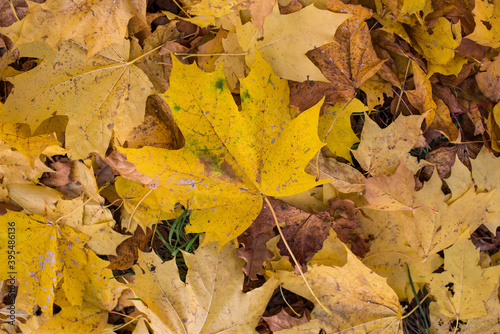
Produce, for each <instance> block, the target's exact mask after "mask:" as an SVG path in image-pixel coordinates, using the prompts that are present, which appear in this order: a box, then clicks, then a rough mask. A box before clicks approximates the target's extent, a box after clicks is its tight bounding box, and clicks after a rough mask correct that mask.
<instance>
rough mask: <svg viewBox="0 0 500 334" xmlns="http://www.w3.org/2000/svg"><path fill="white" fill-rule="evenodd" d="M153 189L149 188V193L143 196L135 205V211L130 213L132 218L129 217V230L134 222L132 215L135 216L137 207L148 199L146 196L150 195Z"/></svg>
mask: <svg viewBox="0 0 500 334" xmlns="http://www.w3.org/2000/svg"><path fill="white" fill-rule="evenodd" d="M152 191H153V188H152V189H149V191H148V193H147V194H146V195H144V196H142V198H141V200H140V201H139V203H137V205H136V206H135V207H134V211H132V213H131V214H130V218H129V219H128V223H127V231H130V223H131V222H132V217H134V214H135V212H136V211H137V208H138V207H139V205H141V203H142V202H143V201H144V200H145V199H146V197H148V196H149V194H151V192H152Z"/></svg>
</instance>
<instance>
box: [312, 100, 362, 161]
mask: <svg viewBox="0 0 500 334" xmlns="http://www.w3.org/2000/svg"><path fill="white" fill-rule="evenodd" d="M364 111H368V109H367V108H366V107H365V105H364V104H363V103H362V102H361V101H360V100H358V99H353V100H352V101H351V103H349V104H345V103H337V104H335V105H334V106H333V107H329V108H328V109H326V110H325V112H324V113H323V115H322V116H321V117H320V120H319V126H318V135H319V137H320V138H321V139H323V138H325V136H326V135H327V134H328V137H326V143H327V145H328V148H329V149H330V151H332V153H334V154H336V155H337V156H339V157H342V158H344V159H346V160H347V161H350V162H351V163H352V159H351V146H352V145H353V144H354V143H357V142H359V139H358V137H357V136H356V134H355V133H354V131H352V127H351V115H352V113H353V112H364Z"/></svg>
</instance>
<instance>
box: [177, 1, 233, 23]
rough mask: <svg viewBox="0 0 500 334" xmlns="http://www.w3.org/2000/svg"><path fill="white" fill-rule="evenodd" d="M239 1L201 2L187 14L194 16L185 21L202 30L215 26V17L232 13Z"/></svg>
mask: <svg viewBox="0 0 500 334" xmlns="http://www.w3.org/2000/svg"><path fill="white" fill-rule="evenodd" d="M240 1H241V0H201V1H200V2H198V3H197V4H195V5H194V6H191V8H190V9H189V11H188V12H189V14H191V15H193V16H196V17H194V18H191V19H188V20H187V21H189V22H191V23H193V24H196V25H197V26H200V27H202V28H205V27H206V26H209V25H215V18H216V17H223V16H224V15H226V14H229V13H231V12H232V9H233V7H234V6H236V5H237V4H238V3H239V2H240Z"/></svg>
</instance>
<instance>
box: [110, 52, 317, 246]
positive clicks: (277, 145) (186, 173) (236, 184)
mask: <svg viewBox="0 0 500 334" xmlns="http://www.w3.org/2000/svg"><path fill="white" fill-rule="evenodd" d="M241 85H242V88H241V100H242V111H241V112H240V111H239V110H238V108H237V106H236V104H235V103H234V100H233V98H232V96H231V94H230V92H229V90H228V89H227V83H226V81H225V79H224V75H223V74H222V70H221V69H218V70H217V71H216V72H213V73H203V72H201V71H200V70H199V69H198V68H197V67H196V65H190V66H184V65H181V64H180V63H178V61H175V63H174V69H173V72H172V77H171V87H170V89H169V90H168V91H167V93H166V94H165V99H166V100H167V102H168V103H169V105H170V107H171V109H172V111H173V114H174V118H175V119H176V122H177V124H178V125H179V128H180V129H181V131H182V133H183V135H184V138H185V142H186V146H185V147H184V148H182V149H180V150H177V151H168V150H164V149H158V148H153V147H144V148H142V149H138V150H135V149H120V151H122V152H124V153H126V155H127V159H128V160H129V161H130V162H132V163H134V164H135V165H136V167H137V170H138V171H139V172H140V173H142V174H145V175H148V176H150V177H152V178H153V179H155V180H159V181H160V183H161V187H162V188H164V189H165V190H166V191H164V192H163V196H165V197H164V198H162V199H161V201H162V202H170V203H176V202H180V203H182V204H184V205H185V206H186V207H188V208H189V209H190V210H192V211H193V213H192V214H191V223H190V225H188V227H187V229H186V231H187V232H190V233H192V232H206V233H207V238H206V239H207V241H208V240H210V241H211V240H218V241H220V242H221V246H222V245H224V244H225V243H227V242H228V241H229V240H231V239H233V238H235V237H236V236H238V235H240V234H241V233H243V231H244V230H245V229H246V228H247V227H248V226H249V225H250V224H251V223H252V221H253V219H254V218H255V217H257V215H258V214H259V213H260V211H261V207H262V195H263V194H264V195H268V196H288V195H292V194H296V193H299V192H302V191H306V190H308V189H310V188H312V187H314V186H315V185H317V184H318V183H316V182H315V180H314V176H311V175H309V174H307V173H305V171H304V167H305V165H306V164H307V163H308V162H309V161H310V160H311V158H312V157H313V156H314V155H315V154H316V152H317V151H318V150H319V149H320V148H321V146H322V145H323V144H322V143H321V142H320V141H319V139H318V137H317V129H316V127H317V124H318V123H317V122H318V118H319V105H316V106H315V107H313V108H311V109H309V110H307V111H304V112H303V113H302V114H300V115H299V116H298V117H296V118H294V119H291V117H290V113H289V107H288V94H289V91H288V85H287V83H286V81H284V80H281V79H279V78H278V77H277V76H276V75H274V74H273V73H272V71H271V68H270V66H269V65H268V64H267V63H266V62H265V61H264V60H263V59H262V58H258V59H257V60H256V62H255V64H254V67H253V70H252V72H251V73H250V75H249V76H248V77H247V78H245V79H243V80H242V83H241ZM186 91H187V92H189V94H186ZM323 183H325V182H323ZM169 197H171V198H169Z"/></svg>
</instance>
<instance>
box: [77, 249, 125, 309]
mask: <svg viewBox="0 0 500 334" xmlns="http://www.w3.org/2000/svg"><path fill="white" fill-rule="evenodd" d="M87 255H88V260H87V263H88V264H87V266H86V267H85V269H82V268H80V272H81V274H83V275H86V276H87V277H88V281H87V282H86V283H85V295H84V296H83V298H84V300H85V301H86V302H89V303H91V304H92V305H96V306H99V307H100V308H101V309H103V310H108V311H111V310H113V309H114V308H115V307H116V304H117V302H118V298H120V296H121V294H122V292H123V291H124V290H125V289H126V286H125V285H124V284H121V283H118V281H116V280H115V279H113V276H114V274H113V272H112V271H111V269H107V267H108V265H109V261H104V260H101V259H100V258H99V257H98V256H97V255H96V254H95V253H93V252H88V254H87Z"/></svg>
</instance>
